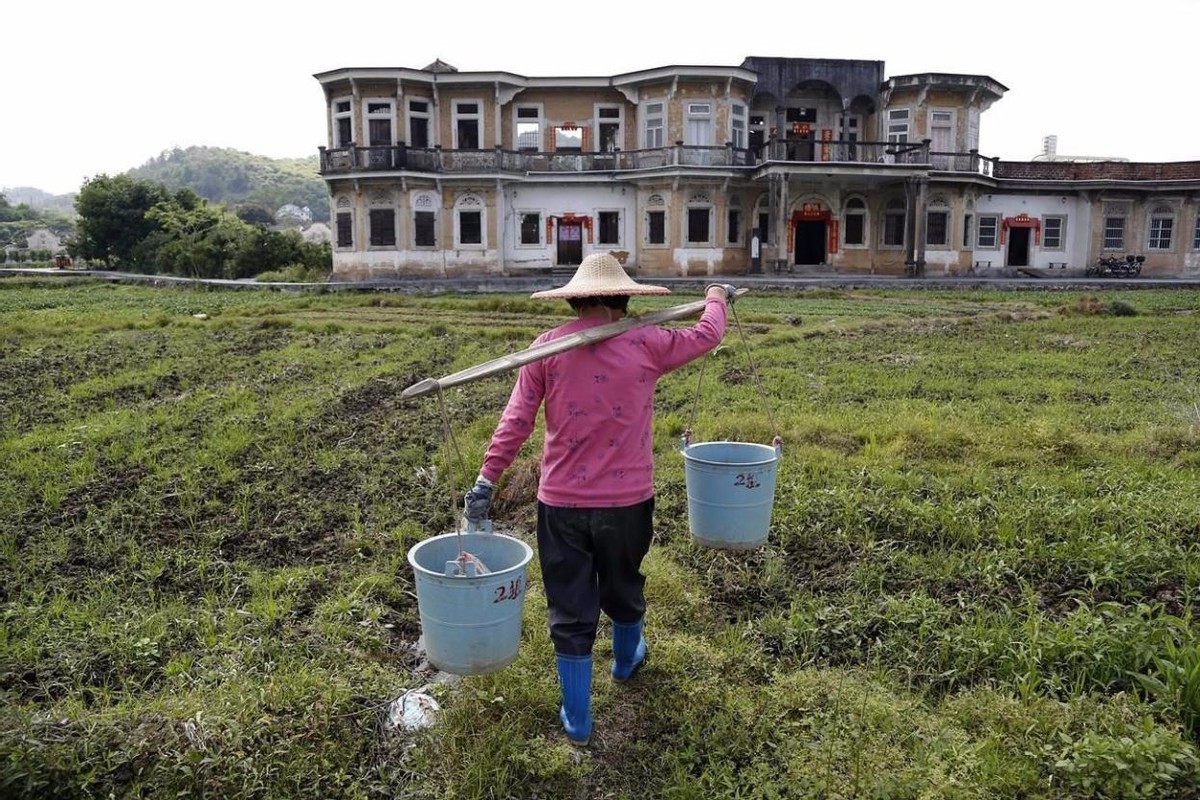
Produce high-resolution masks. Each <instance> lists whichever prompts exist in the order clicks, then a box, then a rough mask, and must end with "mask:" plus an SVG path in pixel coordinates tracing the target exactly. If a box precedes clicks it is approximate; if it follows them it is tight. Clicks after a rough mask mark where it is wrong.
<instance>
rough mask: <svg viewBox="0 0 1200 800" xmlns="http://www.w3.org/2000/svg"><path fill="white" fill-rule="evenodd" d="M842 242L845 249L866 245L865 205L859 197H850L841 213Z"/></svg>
mask: <svg viewBox="0 0 1200 800" xmlns="http://www.w3.org/2000/svg"><path fill="white" fill-rule="evenodd" d="M842 217H843V224H842V230H843V232H844V233H843V236H842V242H843V243H844V244H845V245H846V246H847V247H864V246H866V244H867V204H866V203H864V202H863V199H862V198H861V197H851V198H850V199H849V200H847V201H846V208H845V210H844V211H843V212H842Z"/></svg>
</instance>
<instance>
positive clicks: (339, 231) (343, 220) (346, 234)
mask: <svg viewBox="0 0 1200 800" xmlns="http://www.w3.org/2000/svg"><path fill="white" fill-rule="evenodd" d="M353 208H354V204H353V203H351V202H350V198H349V197H346V196H345V195H342V196H341V197H339V198H338V199H337V213H336V214H335V215H334V216H335V219H334V227H335V228H336V236H335V238H334V242H335V243H336V246H337V248H338V249H339V250H349V249H351V248H353V247H354V211H353Z"/></svg>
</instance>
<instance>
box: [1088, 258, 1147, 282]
mask: <svg viewBox="0 0 1200 800" xmlns="http://www.w3.org/2000/svg"><path fill="white" fill-rule="evenodd" d="M1144 263H1146V257H1145V256H1135V255H1132V254H1129V253H1126V254H1125V256H1124V258H1122V257H1120V256H1116V255H1112V256H1108V255H1104V254H1103V253H1101V255H1100V257H1099V258H1098V259H1096V263H1095V264H1093V265H1091V266H1089V267H1088V268H1087V269H1086V270H1084V274H1085V275H1087V276H1088V277H1089V278H1104V277H1112V278H1135V277H1137V276H1138V275H1141V274H1142V264H1144Z"/></svg>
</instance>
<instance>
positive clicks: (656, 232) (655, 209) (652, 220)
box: [645, 192, 667, 247]
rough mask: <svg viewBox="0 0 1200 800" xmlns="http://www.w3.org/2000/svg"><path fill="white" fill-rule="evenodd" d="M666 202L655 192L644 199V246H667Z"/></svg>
mask: <svg viewBox="0 0 1200 800" xmlns="http://www.w3.org/2000/svg"><path fill="white" fill-rule="evenodd" d="M666 208H667V201H666V200H664V199H663V196H662V195H661V194H658V193H657V192H656V193H654V194H652V195H650V196H649V197H648V198H646V218H645V221H646V228H645V230H646V244H648V245H657V246H660V247H661V246H663V245H666V244H667V211H666Z"/></svg>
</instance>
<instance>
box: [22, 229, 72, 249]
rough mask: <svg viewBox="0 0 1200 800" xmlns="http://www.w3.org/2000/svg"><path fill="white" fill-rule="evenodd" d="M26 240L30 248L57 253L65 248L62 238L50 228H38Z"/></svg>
mask: <svg viewBox="0 0 1200 800" xmlns="http://www.w3.org/2000/svg"><path fill="white" fill-rule="evenodd" d="M25 240H26V242H27V245H26V246H27V249H29V250H49V251H50V252H51V253H57V252H58V251H60V250H62V249H63V245H62V239H60V238H59V237H58V236H57V235H55V233H54V232H53V231H52V230H50V229H49V228H36V229H34V230H33V231H32V232H31V233H30V234H29V235H28V236H26V237H25Z"/></svg>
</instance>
